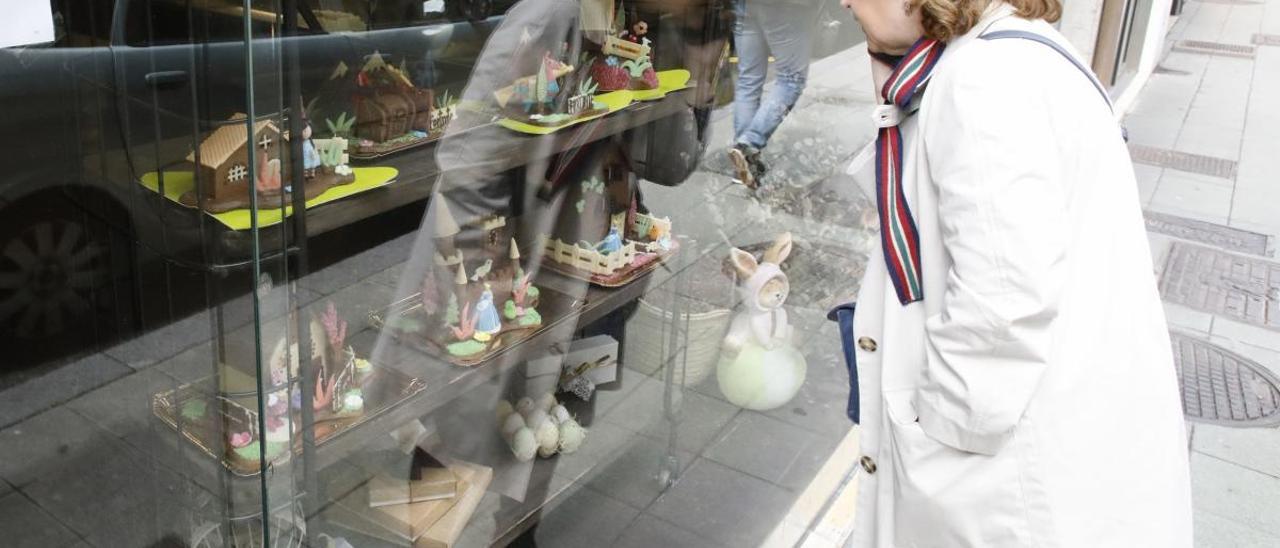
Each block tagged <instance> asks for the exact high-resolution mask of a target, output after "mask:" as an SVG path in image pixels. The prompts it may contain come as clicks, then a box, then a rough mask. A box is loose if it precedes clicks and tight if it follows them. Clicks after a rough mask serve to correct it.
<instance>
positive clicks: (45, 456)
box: [0, 407, 118, 487]
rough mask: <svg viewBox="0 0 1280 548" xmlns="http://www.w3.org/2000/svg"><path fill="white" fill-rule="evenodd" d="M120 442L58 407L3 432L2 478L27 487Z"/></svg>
mask: <svg viewBox="0 0 1280 548" xmlns="http://www.w3.org/2000/svg"><path fill="white" fill-rule="evenodd" d="M116 443H118V442H117V441H116V438H115V437H114V436H112V435H110V434H109V433H107V432H106V431H105V430H102V429H101V428H98V427H97V426H95V425H94V424H93V423H91V422H89V420H88V419H85V418H84V417H81V416H80V415H77V414H75V413H72V412H71V411H70V410H68V409H65V408H62V407H56V408H54V409H51V410H49V411H45V412H44V413H41V414H39V415H36V416H34V417H31V418H29V419H27V420H24V421H22V422H20V423H18V424H16V425H14V426H11V427H9V428H6V429H4V430H0V478H3V479H5V480H6V481H8V482H9V483H11V484H13V485H14V486H17V487H23V486H25V485H27V484H29V483H31V482H33V481H36V480H39V479H43V478H49V477H53V476H56V475H58V474H60V473H62V472H63V471H64V468H66V467H67V466H68V465H70V464H74V463H75V462H77V461H80V460H82V459H86V458H90V457H91V456H92V455H94V454H96V453H97V452H99V451H101V450H102V448H103V447H109V446H112V445H114V444H116Z"/></svg>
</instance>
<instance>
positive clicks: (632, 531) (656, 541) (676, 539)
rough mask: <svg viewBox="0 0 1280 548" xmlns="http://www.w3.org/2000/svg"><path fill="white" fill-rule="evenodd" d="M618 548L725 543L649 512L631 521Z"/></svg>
mask: <svg viewBox="0 0 1280 548" xmlns="http://www.w3.org/2000/svg"><path fill="white" fill-rule="evenodd" d="M615 546H616V548H655V547H658V546H661V547H663V548H704V547H705V548H723V545H720V544H717V543H716V542H714V541H711V540H708V539H706V538H703V537H700V536H698V535H696V534H694V533H691V532H689V531H686V530H684V529H681V528H680V527H677V526H675V525H673V524H671V523H668V522H665V521H662V520H660V519H658V518H655V517H653V516H651V515H649V514H640V517H638V518H636V520H635V521H633V522H631V526H630V527H627V530H626V531H623V533H622V537H621V538H619V539H618V543H617V544H616V545H615Z"/></svg>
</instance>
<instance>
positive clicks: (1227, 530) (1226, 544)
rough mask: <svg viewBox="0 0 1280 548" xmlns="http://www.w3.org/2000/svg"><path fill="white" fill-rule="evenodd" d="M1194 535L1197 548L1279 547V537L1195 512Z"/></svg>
mask: <svg viewBox="0 0 1280 548" xmlns="http://www.w3.org/2000/svg"><path fill="white" fill-rule="evenodd" d="M1195 535H1196V544H1195V545H1196V546H1197V547H1199V548H1263V547H1273V546H1280V536H1274V535H1268V534H1266V533H1263V532H1261V531H1257V530H1255V529H1253V528H1250V527H1248V526H1245V525H1244V524H1242V523H1239V522H1237V521H1234V520H1231V519H1228V518H1225V517H1221V516H1218V515H1215V514H1210V513H1208V512H1196V515H1195Z"/></svg>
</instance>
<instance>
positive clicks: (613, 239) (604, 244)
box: [596, 227, 622, 255]
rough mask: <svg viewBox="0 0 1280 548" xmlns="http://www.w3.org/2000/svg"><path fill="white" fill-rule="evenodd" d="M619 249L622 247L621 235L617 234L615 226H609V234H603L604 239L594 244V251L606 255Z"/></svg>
mask: <svg viewBox="0 0 1280 548" xmlns="http://www.w3.org/2000/svg"><path fill="white" fill-rule="evenodd" d="M619 249H622V236H621V235H619V234H618V228H617V227H609V234H607V235H605V237H604V240H603V241H601V242H600V243H599V244H597V245H596V251H599V252H601V253H604V254H605V255H608V254H610V253H613V252H615V251H617V250H619Z"/></svg>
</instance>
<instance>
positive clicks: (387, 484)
mask: <svg viewBox="0 0 1280 548" xmlns="http://www.w3.org/2000/svg"><path fill="white" fill-rule="evenodd" d="M457 493H458V477H457V476H456V475H454V473H453V471H452V470H449V469H448V468H443V467H441V468H435V467H431V468H422V469H421V479H417V480H413V479H408V478H395V477H392V476H391V475H389V474H378V475H377V476H374V477H373V479H371V480H369V506H372V507H375V508H376V507H380V506H391V505H393V504H408V503H412V502H426V501H431V500H440V499H447V498H453V496H454V495H456V494H457Z"/></svg>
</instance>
